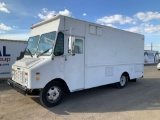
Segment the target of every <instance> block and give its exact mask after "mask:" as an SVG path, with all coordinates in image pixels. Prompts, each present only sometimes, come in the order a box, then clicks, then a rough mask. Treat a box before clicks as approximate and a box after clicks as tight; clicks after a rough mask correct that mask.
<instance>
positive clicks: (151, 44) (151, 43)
mask: <svg viewBox="0 0 160 120" xmlns="http://www.w3.org/2000/svg"><path fill="white" fill-rule="evenodd" d="M152 47H153V46H152V43H151V51H152Z"/></svg>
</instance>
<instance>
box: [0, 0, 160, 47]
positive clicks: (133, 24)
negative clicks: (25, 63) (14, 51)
mask: <svg viewBox="0 0 160 120" xmlns="http://www.w3.org/2000/svg"><path fill="white" fill-rule="evenodd" d="M55 14H62V15H66V16H70V17H74V18H77V19H81V20H85V21H89V22H94V23H98V24H102V25H107V26H112V27H115V28H119V29H123V30H128V31H131V32H136V33H140V34H143V35H145V46H146V49H149V48H150V43H151V42H152V43H153V48H155V49H159V47H160V0H146V1H144V0H143V1H140V0H94V1H93V0H0V38H5V39H16V40H27V39H28V37H29V32H30V26H31V25H32V24H35V23H37V22H40V21H42V20H44V19H49V18H51V17H52V16H53V15H55ZM147 46H148V47H147Z"/></svg>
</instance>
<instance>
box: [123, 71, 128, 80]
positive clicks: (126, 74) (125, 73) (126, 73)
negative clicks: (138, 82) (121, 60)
mask: <svg viewBox="0 0 160 120" xmlns="http://www.w3.org/2000/svg"><path fill="white" fill-rule="evenodd" d="M122 75H125V76H128V80H130V76H129V74H128V72H124V73H123V74H122Z"/></svg>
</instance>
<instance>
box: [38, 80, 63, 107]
mask: <svg viewBox="0 0 160 120" xmlns="http://www.w3.org/2000/svg"><path fill="white" fill-rule="evenodd" d="M62 96H63V87H62V84H61V83H59V82H57V81H52V82H50V83H48V84H47V85H46V86H45V87H44V89H42V90H41V92H40V101H41V103H42V104H43V105H44V106H46V107H54V106H56V105H58V104H59V103H60V102H61V100H62Z"/></svg>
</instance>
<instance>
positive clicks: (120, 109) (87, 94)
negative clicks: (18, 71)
mask: <svg viewBox="0 0 160 120" xmlns="http://www.w3.org/2000/svg"><path fill="white" fill-rule="evenodd" d="M159 91H160V71H158V70H157V69H156V66H145V75H144V78H143V79H138V81H137V82H129V83H128V84H127V86H126V87H125V88H124V89H116V88H114V87H112V86H111V85H107V86H102V87H98V88H93V89H89V90H84V91H79V92H75V93H72V94H67V95H66V98H65V99H64V100H63V101H62V103H61V104H60V105H58V106H56V107H53V108H49V109H48V108H44V107H43V106H41V104H40V102H39V97H35V96H24V95H22V94H20V93H18V92H17V91H15V90H13V89H12V88H11V87H10V86H9V85H7V84H6V82H2V83H0V119H2V120H159V119H160V92H159Z"/></svg>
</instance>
